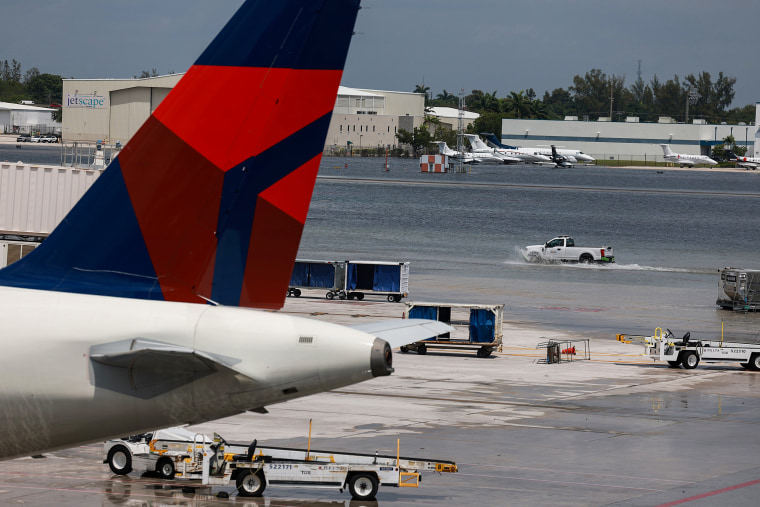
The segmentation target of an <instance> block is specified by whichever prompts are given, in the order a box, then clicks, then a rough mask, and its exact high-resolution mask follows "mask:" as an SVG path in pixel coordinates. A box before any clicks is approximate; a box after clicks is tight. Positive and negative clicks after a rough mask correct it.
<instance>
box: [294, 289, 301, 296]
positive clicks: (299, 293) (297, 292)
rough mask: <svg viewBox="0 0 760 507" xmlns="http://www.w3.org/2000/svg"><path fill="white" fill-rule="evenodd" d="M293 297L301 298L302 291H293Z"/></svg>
mask: <svg viewBox="0 0 760 507" xmlns="http://www.w3.org/2000/svg"><path fill="white" fill-rule="evenodd" d="M293 295H294V296H295V297H297V298H300V297H301V289H293Z"/></svg>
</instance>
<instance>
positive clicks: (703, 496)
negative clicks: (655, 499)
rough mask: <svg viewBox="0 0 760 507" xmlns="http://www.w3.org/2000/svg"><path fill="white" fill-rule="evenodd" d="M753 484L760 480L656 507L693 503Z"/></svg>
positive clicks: (758, 482)
mask: <svg viewBox="0 0 760 507" xmlns="http://www.w3.org/2000/svg"><path fill="white" fill-rule="evenodd" d="M755 484H760V479H757V480H754V481H749V482H744V483H742V484H736V485H735V486H729V487H727V488H723V489H716V490H715V491H710V492H707V493H702V494H701V495H694V496H690V497H689V498H683V499H681V500H675V501H673V502H668V503H663V504H660V505H658V506H657V507H670V506H671V505H680V504H682V503H687V502H693V501H694V500H701V499H702V498H708V497H711V496H715V495H720V494H721V493H726V492H728V491H733V490H735V489H741V488H746V487H749V486H754V485H755Z"/></svg>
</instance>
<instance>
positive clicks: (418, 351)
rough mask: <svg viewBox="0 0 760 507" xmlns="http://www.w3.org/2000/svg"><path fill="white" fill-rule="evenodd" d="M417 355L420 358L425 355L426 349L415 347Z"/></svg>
mask: <svg viewBox="0 0 760 507" xmlns="http://www.w3.org/2000/svg"><path fill="white" fill-rule="evenodd" d="M417 353H418V354H419V355H421V356H424V355H425V354H427V347H426V346H425V345H417Z"/></svg>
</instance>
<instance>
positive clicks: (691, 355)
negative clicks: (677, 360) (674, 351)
mask: <svg viewBox="0 0 760 507" xmlns="http://www.w3.org/2000/svg"><path fill="white" fill-rule="evenodd" d="M681 364H682V365H683V367H684V368H686V369H687V370H693V369H694V368H696V367H697V365H698V364H699V356H698V355H697V353H696V352H694V351H692V350H687V351H686V352H682V355H681Z"/></svg>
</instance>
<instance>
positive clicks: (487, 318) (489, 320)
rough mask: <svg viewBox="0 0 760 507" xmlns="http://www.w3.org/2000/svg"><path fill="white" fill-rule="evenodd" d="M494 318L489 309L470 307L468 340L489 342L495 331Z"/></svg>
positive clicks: (492, 339) (492, 338)
mask: <svg viewBox="0 0 760 507" xmlns="http://www.w3.org/2000/svg"><path fill="white" fill-rule="evenodd" d="M495 321H496V318H495V316H494V312H492V311H491V310H479V309H477V308H471V309H470V341H471V342H478V343H491V342H493V341H494V335H495V333H496V326H495Z"/></svg>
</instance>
